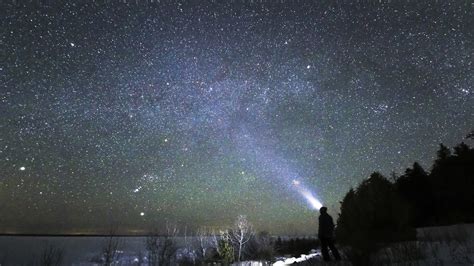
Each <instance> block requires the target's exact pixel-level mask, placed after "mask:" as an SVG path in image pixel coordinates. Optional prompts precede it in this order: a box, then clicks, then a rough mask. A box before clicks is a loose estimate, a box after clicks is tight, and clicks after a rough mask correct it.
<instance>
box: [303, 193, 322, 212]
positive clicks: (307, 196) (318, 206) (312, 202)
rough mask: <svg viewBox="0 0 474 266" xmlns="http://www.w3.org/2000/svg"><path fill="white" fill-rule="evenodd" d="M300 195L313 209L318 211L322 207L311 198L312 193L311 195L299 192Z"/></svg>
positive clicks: (316, 200)
mask: <svg viewBox="0 0 474 266" xmlns="http://www.w3.org/2000/svg"><path fill="white" fill-rule="evenodd" d="M300 193H301V195H303V197H305V199H306V201H307V202H308V203H309V204H310V205H311V207H312V208H313V209H315V210H318V211H319V209H321V207H323V204H322V203H321V202H320V201H319V200H318V199H317V198H316V197H315V196H313V193H311V192H310V191H309V190H301V191H300Z"/></svg>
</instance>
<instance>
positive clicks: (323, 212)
mask: <svg viewBox="0 0 474 266" xmlns="http://www.w3.org/2000/svg"><path fill="white" fill-rule="evenodd" d="M319 213H320V214H326V213H328V208H326V207H321V209H319Z"/></svg>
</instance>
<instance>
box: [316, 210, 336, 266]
mask: <svg viewBox="0 0 474 266" xmlns="http://www.w3.org/2000/svg"><path fill="white" fill-rule="evenodd" d="M327 211H328V208H326V207H321V209H319V213H320V215H319V229H318V237H319V241H320V242H321V253H322V255H323V260H324V261H330V260H331V258H330V257H329V250H328V248H329V249H331V253H332V255H333V256H334V258H335V259H336V260H340V259H341V255H339V251H338V250H337V248H336V246H334V222H333V220H332V217H331V215H329V214H328V213H327Z"/></svg>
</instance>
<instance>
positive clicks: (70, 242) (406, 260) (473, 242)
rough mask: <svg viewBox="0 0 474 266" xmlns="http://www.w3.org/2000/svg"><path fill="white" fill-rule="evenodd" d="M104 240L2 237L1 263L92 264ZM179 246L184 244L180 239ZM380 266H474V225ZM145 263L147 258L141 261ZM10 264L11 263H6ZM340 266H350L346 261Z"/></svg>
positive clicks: (304, 258)
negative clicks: (43, 259)
mask: <svg viewBox="0 0 474 266" xmlns="http://www.w3.org/2000/svg"><path fill="white" fill-rule="evenodd" d="M144 240H145V239H144V238H143V237H125V238H124V245H123V247H122V250H121V251H120V255H121V256H120V262H121V263H122V264H121V265H133V264H134V265H137V264H138V256H139V254H142V258H143V257H144V250H145V247H144ZM103 242H104V238H103V237H20V236H1V237H0V264H1V263H2V261H3V260H4V259H5V260H7V261H9V262H10V264H11V265H21V264H28V263H30V262H31V261H32V259H33V257H34V256H37V255H39V252H40V251H41V249H42V248H44V247H46V246H48V245H53V246H56V247H61V248H62V249H63V250H64V263H65V264H66V265H93V264H94V263H93V261H94V257H95V258H97V256H98V254H100V251H101V249H102V245H103ZM177 242H178V245H180V244H181V245H182V244H183V243H184V240H183V239H177ZM375 258H376V261H377V263H378V264H384V265H407V264H410V265H420V266H424V265H470V266H472V265H474V224H458V225H452V226H438V227H428V228H419V229H417V241H411V242H403V243H397V244H393V245H391V246H389V247H386V248H384V249H382V250H380V251H379V252H378V253H377V254H376V256H375ZM275 260H276V261H275V262H273V265H277V266H279V265H291V264H299V265H318V264H319V263H320V262H321V254H320V251H319V250H312V251H311V252H310V253H309V254H303V255H301V256H299V257H291V258H283V257H278V258H276V259H275ZM142 261H145V262H146V260H145V259H142ZM6 265H8V264H6ZM235 265H236V266H237V265H238V266H267V265H272V264H271V262H258V261H246V262H241V263H239V264H235ZM337 265H350V263H349V262H348V261H347V260H345V261H343V262H341V263H339V264H337Z"/></svg>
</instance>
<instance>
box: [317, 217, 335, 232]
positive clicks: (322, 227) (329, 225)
mask: <svg viewBox="0 0 474 266" xmlns="http://www.w3.org/2000/svg"><path fill="white" fill-rule="evenodd" d="M318 235H319V238H321V237H325V238H332V237H333V235H334V222H333V221H332V217H331V215H329V214H327V213H322V214H321V215H319V229H318Z"/></svg>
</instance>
